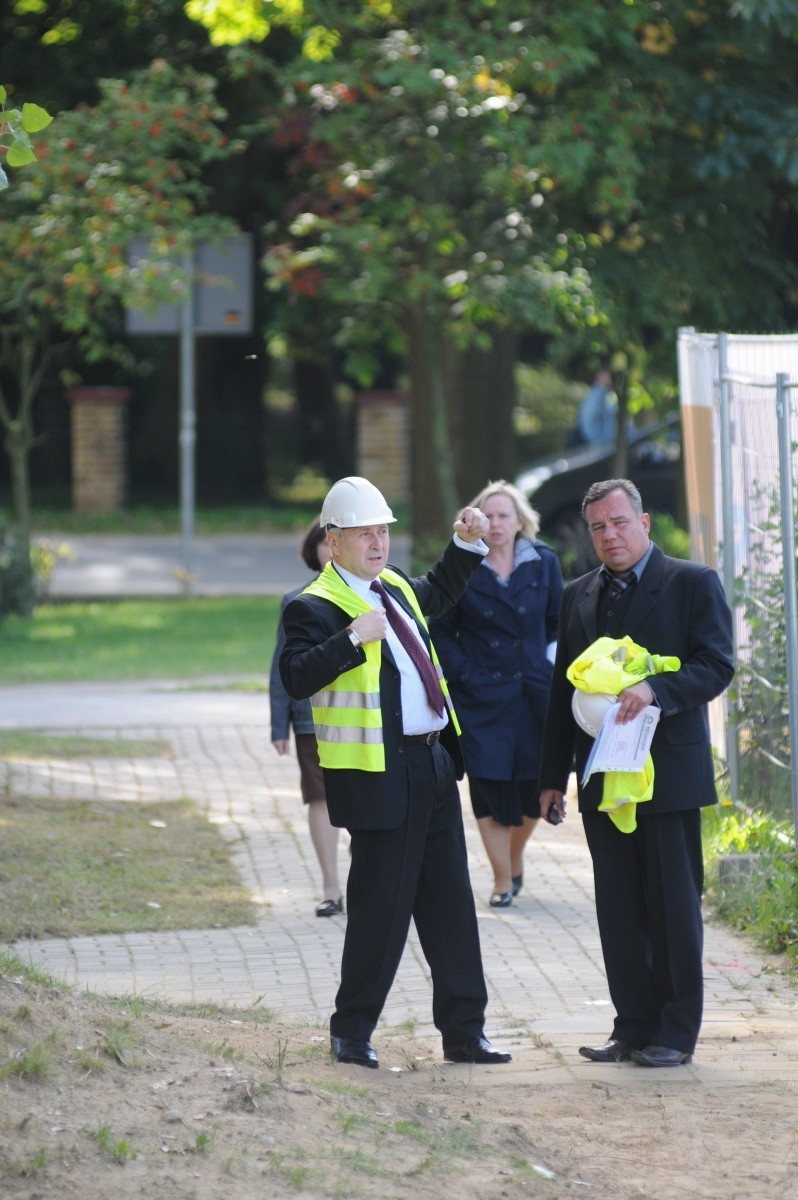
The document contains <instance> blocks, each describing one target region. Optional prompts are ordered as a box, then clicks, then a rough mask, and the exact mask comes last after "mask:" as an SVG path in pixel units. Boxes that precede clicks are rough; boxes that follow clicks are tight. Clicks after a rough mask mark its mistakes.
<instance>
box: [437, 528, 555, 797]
mask: <svg viewBox="0 0 798 1200" xmlns="http://www.w3.org/2000/svg"><path fill="white" fill-rule="evenodd" d="M534 550H535V552H536V556H537V557H535V558H533V559H532V560H531V561H527V562H521V563H519V564H518V566H517V567H516V568H515V570H514V571H513V573H512V575H511V576H510V578H509V580H508V581H507V583H506V585H504V584H502V583H501V582H500V580H499V578H498V576H497V575H496V573H495V571H493V570H492V568H491V567H489V566H488V565H487V563H485V562H483V563H482V564H481V565H480V568H479V570H478V571H476V572H475V574H474V575H473V576H472V577H471V580H470V582H469V584H468V587H467V588H466V590H465V592H464V593H463V595H462V596H461V597H460V599H459V600H458V602H457V604H455V605H454V607H453V608H451V609H449V611H448V612H446V613H445V614H444V615H443V616H442V617H441V618H440V619H439V620H437V621H435V622H433V624H432V625H431V626H430V632H431V633H432V638H433V641H434V642H435V646H436V648H437V651H438V655H439V657H440V660H441V663H442V665H443V671H444V674H445V676H446V678H447V680H448V682H449V690H450V692H451V694H452V700H453V702H454V707H455V711H456V713H457V715H458V717H459V719H460V724H461V726H462V731H463V732H462V738H461V745H462V749H463V758H464V760H465V767H466V771H467V773H468V774H469V775H471V776H473V777H474V778H476V779H498V780H504V781H508V780H511V779H537V777H538V771H539V767H540V744H541V739H542V737H543V724H544V721H545V716H546V704H547V702H548V696H549V685H550V683H551V677H552V665H551V663H550V662H549V661H548V659H547V658H546V648H547V646H548V644H549V643H550V642H553V641H555V640H556V638H557V622H558V619H559V614H560V601H561V598H562V591H563V582H562V572H561V570H560V564H559V561H558V559H557V556H556V554H555V553H554V551H553V550H552V549H551V548H550V547H549V546H547V545H545V543H543V542H535V543H534Z"/></svg>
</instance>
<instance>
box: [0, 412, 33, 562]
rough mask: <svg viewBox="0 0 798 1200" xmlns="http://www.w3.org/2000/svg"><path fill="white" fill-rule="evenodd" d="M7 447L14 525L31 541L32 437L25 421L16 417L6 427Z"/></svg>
mask: <svg viewBox="0 0 798 1200" xmlns="http://www.w3.org/2000/svg"><path fill="white" fill-rule="evenodd" d="M5 448H6V451H7V453H8V461H9V464H10V467H11V512H12V514H13V517H14V525H15V527H16V529H17V531H18V533H19V535H20V537H23V538H24V539H25V541H26V542H29V541H30V479H29V472H28V454H29V452H30V439H29V438H28V436H27V431H26V429H25V424H24V422H23V421H22V420H21V419H19V418H16V419H14V420H13V421H12V422H11V424H10V425H9V426H8V427H7V428H6V436H5Z"/></svg>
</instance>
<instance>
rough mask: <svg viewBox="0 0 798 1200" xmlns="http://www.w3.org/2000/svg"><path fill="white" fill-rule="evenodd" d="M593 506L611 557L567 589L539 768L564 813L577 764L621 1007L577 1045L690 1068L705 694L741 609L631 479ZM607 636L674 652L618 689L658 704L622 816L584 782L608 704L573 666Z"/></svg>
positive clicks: (706, 777)
mask: <svg viewBox="0 0 798 1200" xmlns="http://www.w3.org/2000/svg"><path fill="white" fill-rule="evenodd" d="M582 515H583V517H584V519H585V522H586V524H587V527H588V530H589V532H590V536H591V538H592V541H593V546H594V549H595V551H596V555H597V557H598V558H599V560H600V562H601V564H602V565H601V566H600V567H598V568H596V569H595V570H593V571H590V572H588V574H587V575H583V576H582V577H581V578H580V579H577V580H574V582H573V583H570V584H568V586H567V587H566V589H565V593H564V595H563V604H562V609H561V611H560V625H559V631H558V635H557V658H556V661H555V664H554V675H553V678H552V685H551V691H550V693H549V705H548V711H547V715H546V725H545V730H544V734H543V754H542V761H541V767H540V786H541V796H540V811H541V816H543V817H546V816H547V814H548V812H549V810H550V809H552V808H555V809H556V810H557V811H558V812H559V813H560V814H562V813H563V811H564V797H565V791H566V788H567V785H568V776H569V773H570V771H571V770H572V768H573V769H575V770H576V774H577V782H578V786H579V809H580V812H581V814H582V824H583V827H584V831H585V836H586V838H587V843H588V848H589V850H590V854H591V858H592V860H593V876H594V881H595V891H596V914H597V917H598V925H599V933H600V935H601V948H602V952H603V954H604V966H605V969H606V972H607V982H608V984H609V989H610V996H611V997H612V1002H613V1004H614V1006H615V1013H616V1015H615V1020H614V1022H613V1026H612V1030H611V1031H610V1036H609V1039H608V1040H607V1042H605V1043H604V1044H602V1045H599V1046H581V1047H580V1048H579V1053H580V1054H581V1055H582V1056H583V1057H584V1058H587V1059H590V1060H591V1061H593V1062H627V1061H631V1062H633V1063H635V1064H637V1065H638V1066H641V1067H679V1066H682V1065H683V1064H685V1063H689V1062H690V1060H691V1058H692V1055H693V1051H694V1049H695V1045H696V1040H697V1038H698V1033H699V1030H700V1027H701V1015H702V1003H703V969H702V960H701V952H702V945H703V925H702V920H701V890H702V886H703V858H702V851H701V809H702V807H704V806H705V805H709V804H714V803H715V802H716V801H717V794H716V792H715V781H714V770H713V763H712V751H711V746H710V739H709V723H708V720H707V712H706V705H707V703H708V702H709V701H710V700H712V699H713V698H714V697H715V696H718V695H720V693H721V692H722V691H723V690H724V688H726V687H727V686H728V684H729V682H730V681H731V678H732V676H733V674H734V665H733V657H732V622H731V612H730V610H729V606H728V604H727V603H726V598H725V596H724V594H723V588H722V586H721V582H720V579H719V577H718V574H717V572H716V571H713V570H712V569H711V568H710V567H706V566H703V565H701V564H699V563H693V562H685V561H684V560H683V559H675V558H669V557H667V556H666V555H664V554H663V553H662V551H661V550H660V549H659V547H658V546H656V545H655V544H654V543H653V542H652V541H651V539H650V537H649V530H650V519H649V515H648V513H646V512H644V511H643V502H642V499H641V497H640V493H639V491H638V490H637V488H636V487H635V485H634V483H632V482H631V480H628V479H607V480H603V481H601V482H600V483H594V484H593V485H592V486H591V487H590V488H589V489H588V491H587V493H586V495H585V498H584V500H583V501H582ZM597 638H605V639H607V640H609V639H613V638H614V639H632V640H633V641H634V642H635V643H639V645H638V646H637V649H640V648H641V647H645V650H646V652H647V653H648V655H649V656H650V659H651V662H652V669H653V668H654V666H655V664H654V661H653V660H654V659H655V658H656V657H657V656H662V657H663V661H662V664H661V665H662V667H663V672H664V673H662V674H650V675H649V676H648V677H646V678H644V679H641V680H640V681H639V682H633V683H631V684H630V685H629V686H626V687H624V688H622V690H620V691H619V692H618V694H617V700H618V701H619V708H618V715H617V716H616V717H615V720H616V721H618V722H620V723H621V724H626V723H628V722H629V721H630V720H632V719H633V718H634V717H636V716H638V714H639V713H640V712H641V711H642V710H643V709H645V708H646V707H647V706H649V705H656V706H658V707H659V709H660V717H659V721H658V724H657V727H656V731H655V733H654V737H653V740H652V742H651V750H650V757H651V761H652V766H653V790H652V794H651V796H650V798H647V799H646V800H645V803H643V804H640V805H639V806H638V808H637V813H636V818H635V820H634V821H631V822H629V823H628V824H626V825H624V824H623V823H622V824H621V826H620V827H619V825H618V824H616V822H615V821H614V820H613V819H612V813H611V812H610V811H602V804H603V802H604V799H605V792H604V784H605V782H606V779H605V776H604V775H603V774H602V773H596V774H593V775H592V776H591V777H590V779H589V780H588V781H587V782H583V775H584V769H585V764H586V761H587V759H588V756H589V754H590V750H591V748H592V746H593V737H594V732H595V730H596V728H597V723H598V721H599V719H600V713H599V712H592V713H591V712H588V711H586V710H585V707H584V705H582V704H581V703H577V705H576V712H574V709H573V707H572V701H573V695H574V687H573V684H572V682H570V677H569V672H572V670H573V664H574V662H575V660H576V659H578V658H580V656H583V655H585V653H586V652H587V650H588V647H590V646H591V645H592V644H593V643H594V642H595V641H596V639H597ZM666 658H667V659H672V661H670V662H667V661H666ZM605 703H606V701H605ZM600 707H601V705H600V704H599V709H600ZM577 718H579V727H578V726H577V723H576V722H577ZM608 719H609V718H608ZM611 774H613V773H612V772H610V773H608V776H609V775H611Z"/></svg>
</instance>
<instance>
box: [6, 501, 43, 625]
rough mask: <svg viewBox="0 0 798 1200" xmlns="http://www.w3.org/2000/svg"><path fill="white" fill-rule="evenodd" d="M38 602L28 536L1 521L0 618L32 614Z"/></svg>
mask: <svg viewBox="0 0 798 1200" xmlns="http://www.w3.org/2000/svg"><path fill="white" fill-rule="evenodd" d="M35 603H36V575H35V572H34V570H33V566H32V563H31V556H30V548H29V546H28V541H27V538H25V537H23V536H22V535H21V534H20V533H18V532H16V531H15V530H11V529H8V527H7V526H6V525H5V524H4V523H3V524H0V621H2V620H3V618H4V617H5V616H7V615H8V614H9V613H16V614H17V615H18V616H20V617H29V616H30V614H31V613H32V612H33V606H34V604H35Z"/></svg>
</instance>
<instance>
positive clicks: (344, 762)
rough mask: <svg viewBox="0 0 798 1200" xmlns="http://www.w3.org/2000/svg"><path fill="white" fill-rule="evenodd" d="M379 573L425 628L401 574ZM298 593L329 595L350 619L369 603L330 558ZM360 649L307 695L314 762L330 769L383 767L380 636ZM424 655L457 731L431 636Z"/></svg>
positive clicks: (411, 592)
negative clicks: (348, 665) (361, 658)
mask: <svg viewBox="0 0 798 1200" xmlns="http://www.w3.org/2000/svg"><path fill="white" fill-rule="evenodd" d="M380 579H381V580H382V581H383V582H384V583H390V584H393V585H394V586H395V587H398V588H399V589H400V590H401V592H402V594H403V595H404V596H405V597H406V599H407V602H408V604H409V605H410V607H411V609H412V610H413V614H414V616H415V617H416V619H417V620H418V621H419V622H420V624H421V626H422V628H423V629H424V630H425V631H426V632H429V630H428V627H427V622H426V620H425V619H424V614H423V613H422V611H421V609H420V608H419V604H418V600H417V599H416V595H415V592H414V591H413V589H412V588H411V587H410V584H409V583H408V582H407V580H406V579H404V578H403V577H402V576H401V575H398V574H397V573H396V572H395V571H392V570H391V569H390V568H386V569H385V570H384V571H382V572H381V573H380ZM302 594H303V595H312V596H321V597H322V598H323V599H325V600H330V601H332V603H333V604H335V605H337V607H338V608H340V609H342V610H343V611H344V612H345V613H346V615H347V616H348V617H352V618H353V619H354V618H355V617H359V616H361V615H362V614H363V613H367V612H371V606H370V605H369V604H367V602H366V601H365V600H364V599H363V597H362V596H360V595H359V594H358V593H357V592H356V591H355V590H354V588H351V587H349V585H348V584H347V583H345V582H344V580H343V579H342V578H341V576H340V575H339V574H338V572H337V571H336V569H335V567H334V566H333V565H332V563H327V565H326V566H325V568H324V570H323V571H322V572H321V574H320V575H319V576H318V577H317V578H316V579H314V580H313V582H312V583H309V584H308V586H307V587H306V588H305V591H304V592H303V593H302ZM363 650H364V652H365V655H366V661H365V662H364V663H359V664H358V666H356V667H353V668H352V669H351V671H345V672H344V673H343V674H342V675H339V676H338V677H337V678H336V679H334V680H333V681H332V682H331V683H329V684H328V685H327V687H325V688H323V689H322V690H321V691H320V692H316V693H315V695H313V696H311V698H310V704H311V708H312V710H313V724H314V726H315V731H316V741H317V742H318V746H319V762H320V763H321V765H322V766H323V767H327V768H329V769H332V770H336V769H337V770H341V769H345V768H348V769H350V770H355V771H384V770H385V744H384V740H383V732H382V708H381V706H380V667H381V665H382V640H379V641H375V642H366V643H365V644H364V646H363ZM430 655H431V658H432V662H433V665H434V667H435V670H436V672H437V674H438V679H439V681H440V685H441V690H442V692H443V695H444V699H445V700H446V705H447V708H448V710H449V718H450V720H451V722H452V724H453V726H454V728H455V730H456V731H457V733H458V734H459V732H460V725H459V724H458V721H457V715H456V713H455V711H454V708H453V707H452V702H451V699H450V698H449V688H448V685H447V683H446V680H445V678H444V676H443V671H442V669H441V664H440V662H439V661H438V655H437V654H436V652H435V647H434V646H433V645H432V643H431V642H430Z"/></svg>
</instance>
